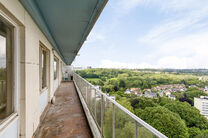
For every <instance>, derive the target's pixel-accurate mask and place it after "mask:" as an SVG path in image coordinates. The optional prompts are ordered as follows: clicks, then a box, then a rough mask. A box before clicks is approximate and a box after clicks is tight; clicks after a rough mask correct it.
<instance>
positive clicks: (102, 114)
mask: <svg viewBox="0 0 208 138" xmlns="http://www.w3.org/2000/svg"><path fill="white" fill-rule="evenodd" d="M104 113H105V105H104V97H103V95H101V134H102V135H104Z"/></svg>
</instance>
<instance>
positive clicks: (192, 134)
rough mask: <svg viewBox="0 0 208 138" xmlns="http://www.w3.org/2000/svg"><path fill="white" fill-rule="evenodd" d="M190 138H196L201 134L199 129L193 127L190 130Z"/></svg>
mask: <svg viewBox="0 0 208 138" xmlns="http://www.w3.org/2000/svg"><path fill="white" fill-rule="evenodd" d="M188 133H189V138H194V137H195V136H197V135H199V134H200V133H201V131H200V129H199V128H196V127H191V128H188Z"/></svg>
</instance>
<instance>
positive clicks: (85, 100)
mask: <svg viewBox="0 0 208 138" xmlns="http://www.w3.org/2000/svg"><path fill="white" fill-rule="evenodd" d="M87 93H88V86H87V87H86V98H85V101H86V103H87V105H88V102H87V99H88V98H87V96H88V95H87Z"/></svg>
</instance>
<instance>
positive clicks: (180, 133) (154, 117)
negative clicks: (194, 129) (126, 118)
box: [135, 106, 189, 138]
mask: <svg viewBox="0 0 208 138" xmlns="http://www.w3.org/2000/svg"><path fill="white" fill-rule="evenodd" d="M135 113H136V115H137V116H139V117H140V118H141V119H143V120H144V121H145V122H147V123H148V124H150V125H151V126H153V127H154V128H156V129H157V130H159V131H160V132H161V133H163V134H164V135H166V136H168V137H175V138H187V137H188V136H189V134H188V129H187V127H186V125H185V123H184V121H182V120H181V118H180V116H179V115H177V114H175V113H173V112H171V111H169V110H168V109H166V108H164V107H161V106H158V107H146V108H145V109H144V110H142V109H136V111H135Z"/></svg>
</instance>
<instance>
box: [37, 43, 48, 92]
mask: <svg viewBox="0 0 208 138" xmlns="http://www.w3.org/2000/svg"><path fill="white" fill-rule="evenodd" d="M43 51H45V52H46V61H45V64H46V65H45V66H46V71H45V73H46V74H45V77H46V78H45V79H46V80H45V81H46V84H45V85H46V86H45V87H42V86H43V85H42V73H43V72H42V58H43V56H42V54H43ZM49 61H50V50H49V49H48V48H47V47H46V46H45V45H44V44H43V43H42V42H39V85H40V93H43V92H44V91H45V90H48V89H49V71H50V69H49V66H50V62H49Z"/></svg>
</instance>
